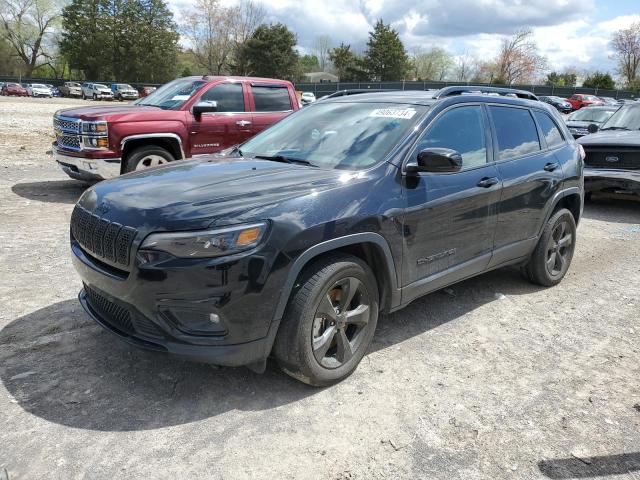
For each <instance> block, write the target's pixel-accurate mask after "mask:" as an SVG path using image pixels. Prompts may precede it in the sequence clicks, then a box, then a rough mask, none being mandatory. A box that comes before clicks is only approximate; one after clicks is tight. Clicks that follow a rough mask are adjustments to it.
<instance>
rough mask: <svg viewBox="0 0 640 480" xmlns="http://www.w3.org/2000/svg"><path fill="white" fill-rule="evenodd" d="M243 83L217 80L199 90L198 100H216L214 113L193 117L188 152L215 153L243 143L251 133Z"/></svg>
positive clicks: (199, 153) (198, 153) (193, 153)
mask: <svg viewBox="0 0 640 480" xmlns="http://www.w3.org/2000/svg"><path fill="white" fill-rule="evenodd" d="M246 93H247V92H246V91H245V86H244V84H243V83H242V82H225V83H218V84H215V85H213V86H212V87H210V88H209V89H208V90H206V91H205V92H203V93H202V95H201V97H200V99H199V100H198V101H197V103H199V102H216V103H217V104H218V109H217V111H216V112H211V113H204V114H202V115H201V116H200V118H199V119H198V118H196V117H195V116H194V115H193V114H192V113H189V114H188V115H191V119H192V123H191V127H190V129H189V133H190V135H189V138H190V144H191V145H190V146H191V155H202V154H205V153H214V152H218V151H220V150H224V149H225V148H228V147H231V146H233V145H237V144H238V143H242V142H244V141H245V140H246V139H247V138H249V137H250V136H251V113H250V112H248V111H247V108H246V107H247V95H246Z"/></svg>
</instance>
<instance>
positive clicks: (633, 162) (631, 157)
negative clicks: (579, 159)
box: [584, 149, 640, 170]
mask: <svg viewBox="0 0 640 480" xmlns="http://www.w3.org/2000/svg"><path fill="white" fill-rule="evenodd" d="M586 153H587V157H586V158H585V160H584V163H585V165H586V166H587V167H591V168H612V169H617V168H621V169H625V170H640V152H639V151H637V150H628V151H626V150H624V151H621V150H618V151H614V152H612V151H610V150H605V149H589V150H587V152H586ZM614 158H617V160H613V159H614ZM607 159H609V160H607ZM612 160H613V161H612Z"/></svg>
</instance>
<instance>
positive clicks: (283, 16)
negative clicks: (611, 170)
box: [169, 0, 640, 74]
mask: <svg viewBox="0 0 640 480" xmlns="http://www.w3.org/2000/svg"><path fill="white" fill-rule="evenodd" d="M221 1H222V2H224V3H225V4H232V3H233V2H234V1H236V0H221ZM255 1H258V2H260V3H262V4H263V5H264V7H265V9H266V11H267V13H268V21H270V22H282V23H284V24H285V25H287V26H288V27H289V29H291V30H292V31H294V32H295V33H296V34H297V37H298V49H299V50H300V52H301V53H307V52H309V51H310V50H311V48H312V46H313V43H314V39H315V38H316V37H317V36H319V35H328V36H329V37H330V38H331V40H332V42H333V44H335V45H337V44H339V43H340V42H345V43H348V44H351V45H352V46H353V47H354V48H355V50H356V51H361V52H362V51H364V49H365V44H366V40H367V36H368V32H369V31H370V30H371V29H372V26H373V24H374V23H375V21H376V19H378V18H382V19H383V20H384V22H385V23H391V24H392V25H393V27H394V28H395V29H396V30H397V31H398V32H399V33H400V37H401V39H402V41H403V42H404V44H405V47H406V48H407V51H408V52H411V51H412V50H413V49H414V48H415V47H421V48H423V49H429V48H431V47H435V46H439V47H442V48H445V49H446V50H448V51H449V52H450V53H452V54H453V55H456V56H457V55H464V54H470V55H474V56H476V57H477V58H479V59H482V60H486V59H490V58H492V57H493V56H495V54H496V52H497V50H498V48H499V45H500V42H501V40H502V38H504V36H505V35H510V34H512V33H513V32H514V31H516V30H518V29H521V28H523V27H529V28H532V29H533V31H534V36H535V40H536V42H537V44H538V47H539V49H540V53H542V54H543V55H544V56H546V57H547V59H548V65H549V67H550V70H558V71H559V70H562V69H563V68H567V67H575V68H577V69H578V71H582V70H596V69H597V70H601V71H610V72H611V73H612V74H613V73H615V72H614V70H615V61H614V60H612V59H611V58H610V57H611V54H612V52H611V49H610V46H609V42H610V39H611V34H612V33H613V32H614V31H616V30H618V29H620V28H624V27H626V26H628V25H630V24H631V23H633V22H634V21H640V1H638V0H324V1H321V0H255ZM169 3H170V5H171V6H172V8H173V10H174V12H176V16H177V17H179V16H180V14H181V12H184V11H185V8H188V7H187V6H188V5H189V4H190V2H189V1H188V0H169Z"/></svg>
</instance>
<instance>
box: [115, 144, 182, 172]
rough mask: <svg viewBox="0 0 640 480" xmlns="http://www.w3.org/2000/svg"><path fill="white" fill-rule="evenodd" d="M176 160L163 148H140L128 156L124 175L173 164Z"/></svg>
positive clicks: (152, 146) (148, 146)
mask: <svg viewBox="0 0 640 480" xmlns="http://www.w3.org/2000/svg"><path fill="white" fill-rule="evenodd" d="M174 160H175V158H173V155H171V153H169V152H168V151H167V150H165V149H164V148H162V147H158V146H156V145H147V146H145V147H139V148H136V149H135V150H134V151H133V152H131V153H130V154H129V155H128V156H127V159H126V161H125V166H124V173H128V172H133V171H135V170H144V169H145V168H150V167H157V166H158V165H163V164H165V163H169V162H173V161H174Z"/></svg>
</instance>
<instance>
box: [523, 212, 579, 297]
mask: <svg viewBox="0 0 640 480" xmlns="http://www.w3.org/2000/svg"><path fill="white" fill-rule="evenodd" d="M575 248H576V221H575V219H574V218H573V214H572V213H571V212H570V211H569V210H567V209H566V208H562V209H560V210H558V211H557V212H555V213H554V214H553V215H552V216H551V218H550V219H549V220H548V221H547V223H546V225H545V226H544V229H543V230H542V235H540V239H539V240H538V245H537V246H536V248H535V250H534V251H533V255H532V256H531V258H530V259H529V262H528V263H527V264H526V265H525V266H524V269H523V271H524V274H525V276H526V277H527V278H528V279H529V280H530V281H531V282H532V283H537V284H538V285H542V286H544V287H552V286H554V285H557V284H558V283H560V281H561V280H562V279H563V278H564V276H565V274H566V273H567V270H569V265H571V259H572V258H573V252H574V251H575Z"/></svg>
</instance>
